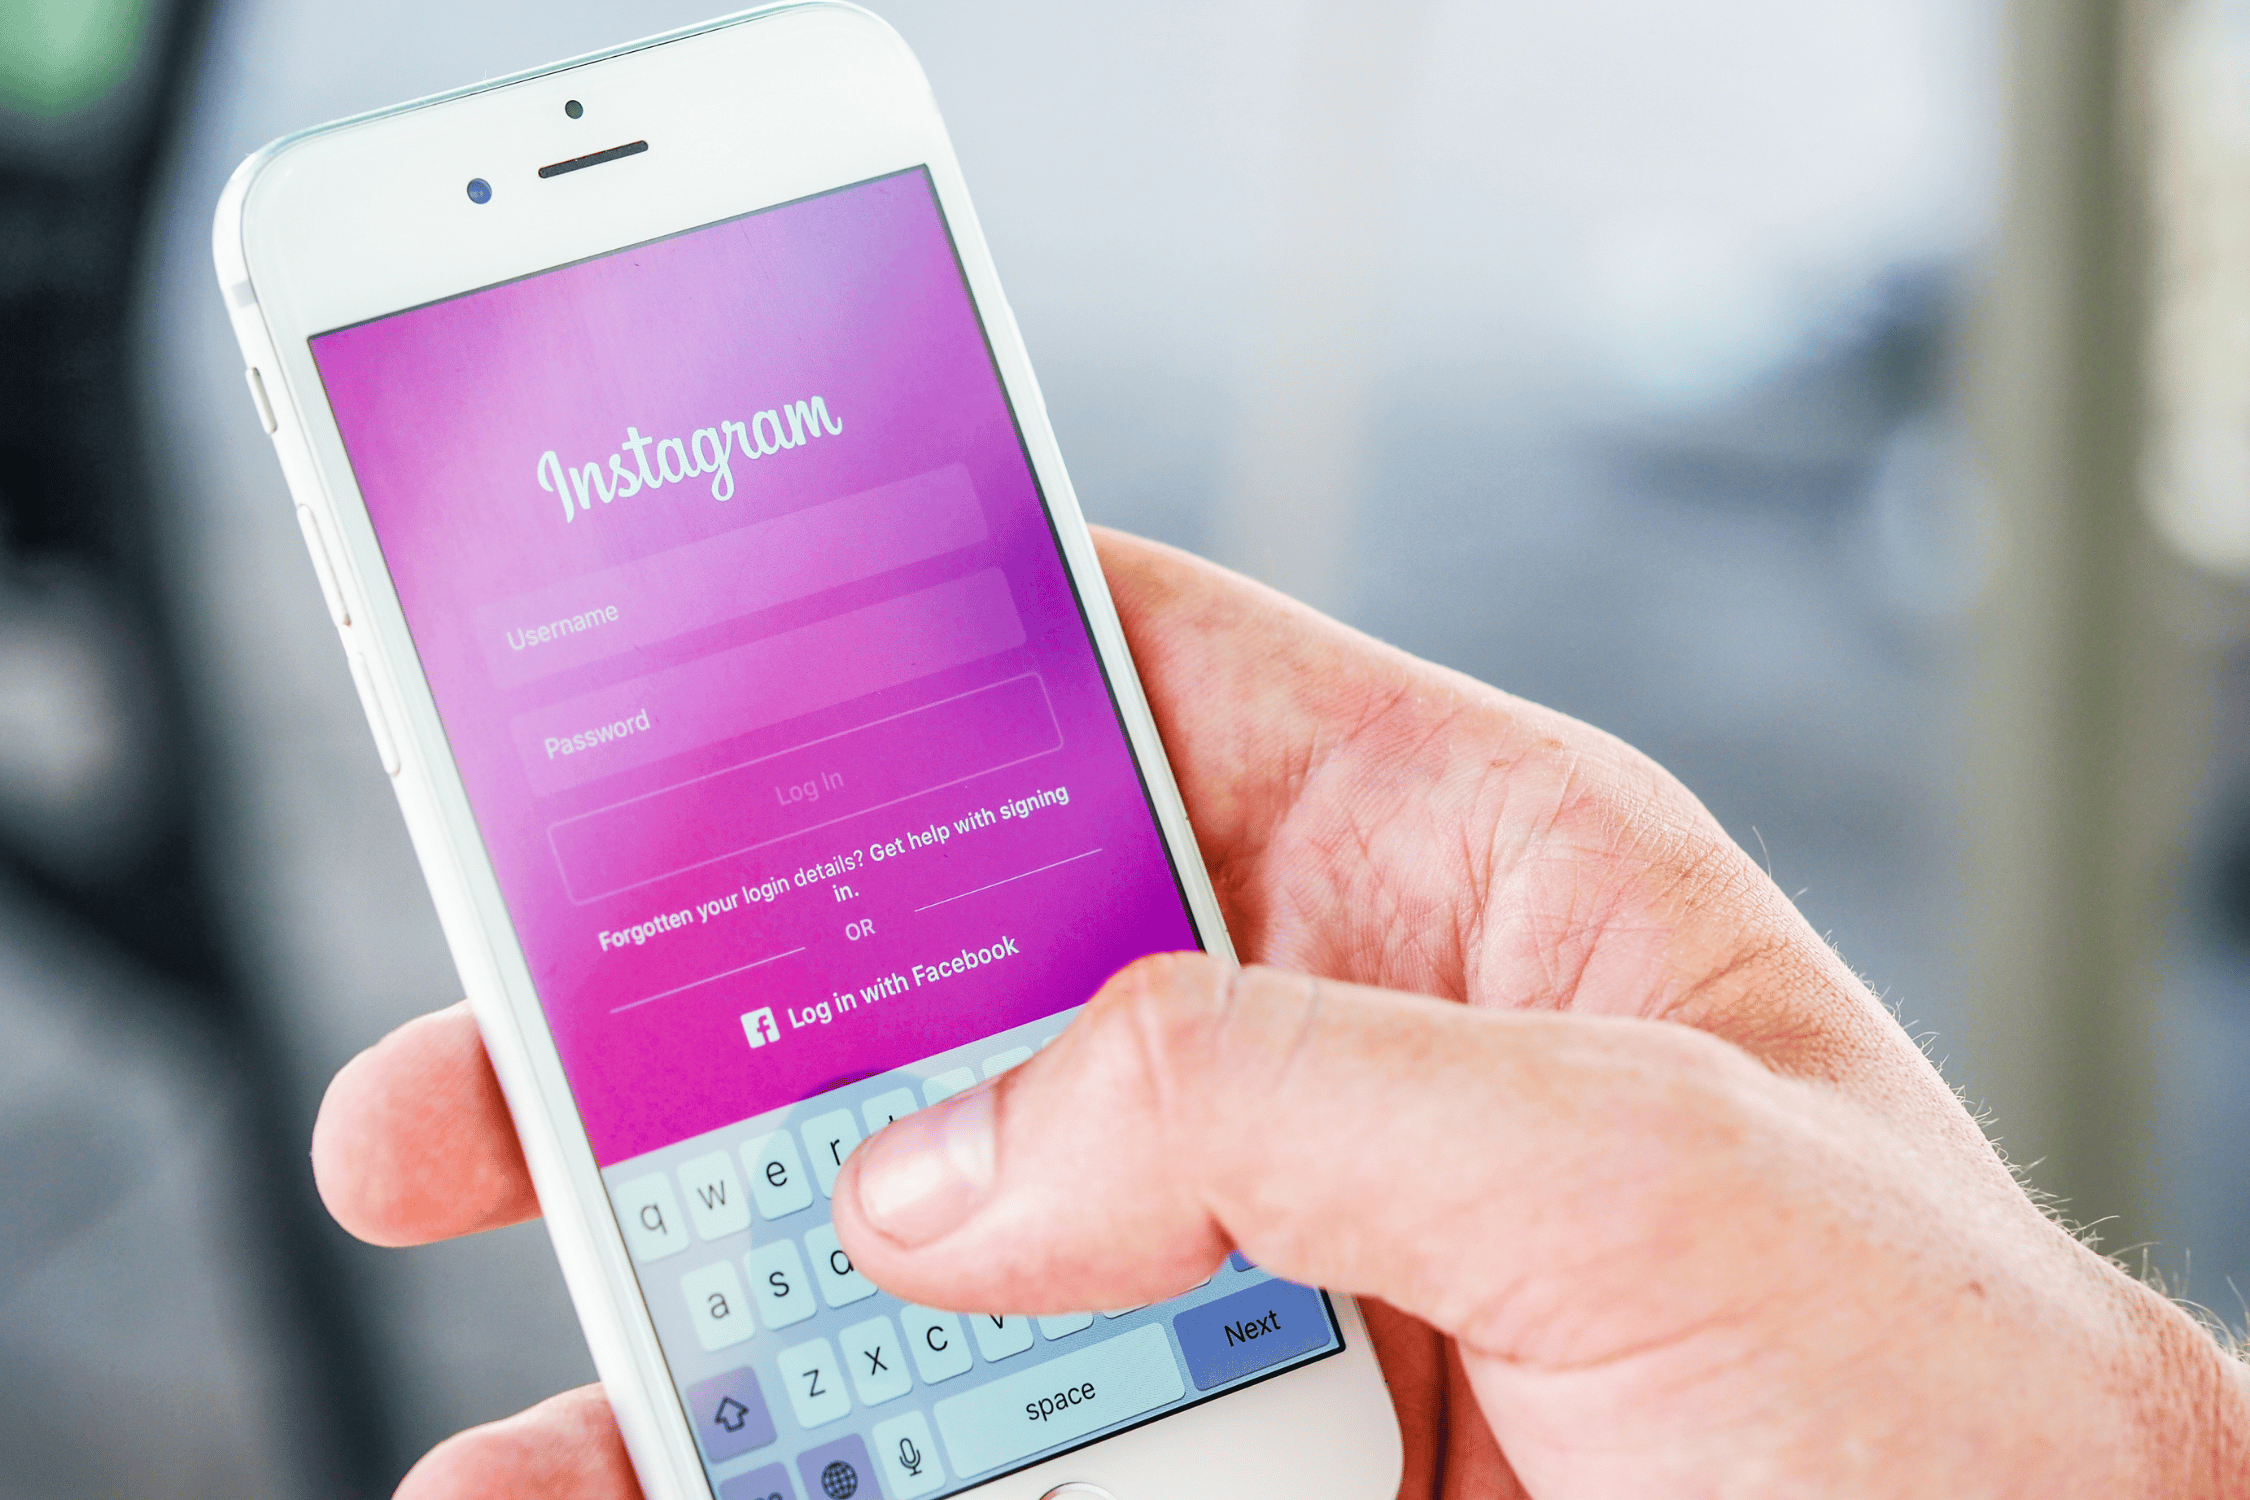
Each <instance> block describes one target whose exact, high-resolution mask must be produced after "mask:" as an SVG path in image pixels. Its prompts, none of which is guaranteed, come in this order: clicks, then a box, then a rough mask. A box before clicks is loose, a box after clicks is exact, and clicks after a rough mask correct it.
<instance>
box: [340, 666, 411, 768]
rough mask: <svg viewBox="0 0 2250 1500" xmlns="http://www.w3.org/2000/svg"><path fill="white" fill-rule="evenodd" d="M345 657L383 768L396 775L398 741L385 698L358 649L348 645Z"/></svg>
mask: <svg viewBox="0 0 2250 1500" xmlns="http://www.w3.org/2000/svg"><path fill="white" fill-rule="evenodd" d="M344 658H345V660H347V661H349V662H350V663H351V664H352V684H353V685H354V686H355V687H357V688H358V689H359V706H360V707H361V708H362V709H364V710H366V712H367V727H368V728H369V729H371V730H373V731H374V734H375V753H376V754H378V755H380V756H382V757H383V769H384V770H385V771H386V772H388V773H389V774H391V775H393V776H396V775H397V774H398V767H399V760H398V741H397V740H396V739H395V738H393V737H392V735H391V725H390V720H389V719H387V718H386V717H385V716H384V714H383V700H382V699H380V698H378V697H376V696H375V679H374V677H373V676H372V675H371V674H370V673H369V672H368V670H367V662H366V661H365V659H364V658H362V657H361V656H360V654H359V653H358V652H357V651H354V650H352V649H350V648H349V647H346V648H345V650H344Z"/></svg>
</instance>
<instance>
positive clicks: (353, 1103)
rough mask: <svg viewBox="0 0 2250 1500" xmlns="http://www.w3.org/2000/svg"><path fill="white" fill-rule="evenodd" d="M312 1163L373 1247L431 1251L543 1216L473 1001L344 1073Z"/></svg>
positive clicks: (340, 1217)
mask: <svg viewBox="0 0 2250 1500" xmlns="http://www.w3.org/2000/svg"><path fill="white" fill-rule="evenodd" d="M312 1161H313V1178H314V1180H315V1181H316V1182H317V1183H318V1184H319V1185H320V1196H321V1201H322V1202H324V1203H326V1204H327V1205H328V1211H329V1212H330V1213H331V1214H333V1215H335V1217H336V1222H337V1223H339V1224H341V1225H343V1226H344V1227H345V1228H346V1229H348V1230H350V1231H351V1232H352V1233H353V1234H355V1235H358V1236H359V1237H360V1238H361V1239H363V1240H367V1241H369V1242H370V1243H372V1244H377V1245H423V1244H428V1243H430V1242H431V1241H433V1240H443V1239H451V1238H453V1237H454V1236H456V1235H463V1234H476V1233H478V1232H479V1231H481V1230H486V1229H498V1228H500V1227H502V1226H503V1225H507V1224H516V1223H520V1222H522V1221H523V1220H525V1219H530V1218H536V1217H537V1216H538V1213H539V1197H538V1194H536V1193H535V1192H533V1191H532V1186H531V1174H530V1172H529V1171H528V1170H526V1168H525V1167H524V1162H523V1148H522V1146H521V1145H520V1144H519V1143H518V1142H517V1140H516V1127H515V1121H514V1120H513V1119H511V1118H510V1117H509V1114H508V1103H507V1100H506V1099H505V1098H503V1097H502V1096H501V1093H500V1081H499V1080H498V1079H497V1078H495V1077H494V1076H493V1073H492V1061H491V1059H490V1058H488V1057H487V1056H486V1055H485V1050H484V1038H483V1037H482V1036H481V1035H480V1034H479V1033H478V1031H477V1023H476V1018H475V1017H474V1016H472V1015H470V1013H469V1004H468V1002H467V1001H465V1000H464V1001H462V1002H461V1003H460V1004H458V1005H452V1006H448V1007H447V1008H446V1009H444V1010H441V1011H434V1012H432V1013H431V1014H429V1015H426V1016H418V1017H416V1018H415V1019H414V1020H411V1021H409V1022H407V1023H406V1024H405V1025H404V1026H401V1027H399V1028H398V1030H396V1031H394V1032H392V1033H391V1034H390V1035H389V1036H386V1037H384V1038H383V1039H382V1040H381V1041H379V1042H377V1043H375V1045H374V1046H372V1047H369V1048H368V1049H367V1050H366V1051H364V1052H362V1053H360V1054H359V1056H357V1057H355V1058H353V1059H352V1060H351V1061H350V1062H348V1063H346V1064H344V1066H343V1069H342V1070H341V1071H340V1072H338V1073H337V1075H336V1077H335V1080H334V1081H333V1082H331V1083H330V1084H329V1085H328V1093H327V1096H326V1097H325V1098H323V1099H322V1100H321V1101H320V1117H319V1119H318V1120H317V1121H315V1122H314V1124H313V1139H312Z"/></svg>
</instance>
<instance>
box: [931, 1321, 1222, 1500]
mask: <svg viewBox="0 0 2250 1500" xmlns="http://www.w3.org/2000/svg"><path fill="white" fill-rule="evenodd" d="M1183 1394H1185V1387H1183V1386H1182V1385H1181V1384H1180V1367H1179V1366H1178V1365H1177V1364H1176V1363H1174V1361H1173V1359H1172V1342H1171V1340H1170V1339H1167V1338H1166V1337H1165V1336H1164V1326H1163V1325H1162V1324H1161V1323H1148V1324H1144V1325H1142V1326H1141V1327H1139V1328H1136V1329H1134V1330H1133V1331H1132V1332H1131V1333H1127V1334H1121V1335H1120V1336H1118V1337H1117V1338H1113V1339H1111V1340H1109V1341H1108V1342H1107V1343H1102V1344H1096V1345H1094V1346H1093V1347H1092V1348H1090V1349H1080V1350H1078V1351H1077V1352H1076V1353H1073V1354H1066V1355H1064V1356H1062V1358H1060V1359H1050V1360H1048V1361H1047V1362H1046V1363H1045V1364H1041V1365H1033V1366H1032V1367H1031V1368H1030V1369H1028V1370H1021V1371H1018V1372H1017V1373H1016V1374H1013V1375H1010V1376H1008V1377H1007V1378H1006V1379H1003V1380H995V1381H994V1382H992V1384H990V1385H988V1386H983V1387H981V1388H979V1389H977V1390H973V1391H967V1392H964V1393H963V1394H961V1395H958V1396H954V1397H951V1398H950V1399H948V1400H944V1401H940V1402H939V1403H938V1404H937V1405H936V1407H934V1408H933V1409H932V1414H933V1415H935V1416H936V1418H937V1426H938V1432H939V1434H940V1435H941V1436H942V1437H944V1439H945V1451H946V1455H947V1456H948V1457H950V1458H951V1459H952V1460H953V1472H954V1473H956V1474H958V1475H960V1476H961V1477H962V1478H964V1479H966V1478H968V1477H969V1476H971V1475H973V1474H982V1473H983V1472H984V1471H985V1470H987V1469H997V1468H999V1467H1000V1466H1001V1465H1002V1464H1006V1463H1013V1462H1015V1461H1016V1460H1017V1459H1020V1458H1028V1457H1029V1456H1030V1455H1032V1454H1034V1453H1037V1452H1038V1451H1040V1450H1041V1449H1042V1448H1052V1447H1054V1446H1055V1445H1056V1444H1057V1443H1067V1442H1072V1441H1074V1440H1076V1439H1078V1438H1082V1437H1084V1436H1085V1435H1086V1434H1087V1433H1089V1432H1095V1431H1098V1430H1100V1429H1101V1428H1104V1427H1108V1426H1110V1425H1111V1424H1113V1423H1117V1422H1123V1421H1125V1420H1127V1419H1128V1418H1131V1417H1137V1416H1139V1415H1140V1414H1141V1413H1142V1412H1144V1411H1149V1410H1152V1409H1154V1408H1156V1407H1159V1406H1162V1405H1164V1404H1165V1403H1166V1402H1169V1401H1177V1400H1179V1399H1180V1397H1181V1396H1182V1395H1183Z"/></svg>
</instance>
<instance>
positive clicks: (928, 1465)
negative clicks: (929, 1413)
mask: <svg viewBox="0 0 2250 1500" xmlns="http://www.w3.org/2000/svg"><path fill="white" fill-rule="evenodd" d="M874 1445H875V1461H876V1462H877V1463H879V1464H881V1465H882V1466H883V1488H884V1489H886V1490H888V1491H889V1492H890V1493H891V1494H892V1495H893V1496H895V1497H897V1500H917V1497H918V1496H922V1495H929V1494H934V1493H936V1492H937V1491H938V1490H939V1489H941V1488H943V1487H944V1485H945V1469H944V1467H943V1466H942V1465H941V1464H939V1462H938V1454H937V1444H936V1443H935V1442H933V1441H931V1439H930V1424H929V1421H928V1419H927V1418H925V1417H924V1416H923V1415H922V1414H921V1413H920V1412H918V1411H910V1412H902V1413H901V1414H899V1415H898V1416H895V1417H893V1418H891V1419H890V1420H889V1421H888V1422H878V1423H876V1424H875V1433H874Z"/></svg>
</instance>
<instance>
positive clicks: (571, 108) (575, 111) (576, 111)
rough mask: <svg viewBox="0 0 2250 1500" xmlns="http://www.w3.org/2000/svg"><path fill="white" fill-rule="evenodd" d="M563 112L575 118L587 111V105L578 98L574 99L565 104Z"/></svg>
mask: <svg viewBox="0 0 2250 1500" xmlns="http://www.w3.org/2000/svg"><path fill="white" fill-rule="evenodd" d="M563 113H564V114H566V115H568V116H570V117H571V118H572V119H573V120H575V119H577V118H578V117H579V116H580V115H582V114H584V113H586V106H585V105H583V104H580V103H579V102H578V101H577V100H576V99H573V100H571V101H570V102H569V103H568V104H565V105H564V106H563Z"/></svg>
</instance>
